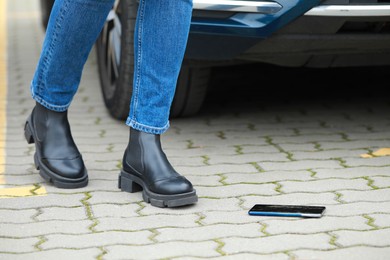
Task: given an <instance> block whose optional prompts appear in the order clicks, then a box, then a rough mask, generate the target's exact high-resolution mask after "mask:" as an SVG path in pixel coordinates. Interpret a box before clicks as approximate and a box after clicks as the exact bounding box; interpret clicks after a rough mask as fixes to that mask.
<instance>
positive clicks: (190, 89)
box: [96, 0, 211, 120]
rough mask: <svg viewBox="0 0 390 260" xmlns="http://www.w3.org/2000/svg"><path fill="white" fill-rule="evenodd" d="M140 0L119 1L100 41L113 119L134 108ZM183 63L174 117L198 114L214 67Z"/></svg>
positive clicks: (105, 96) (107, 102)
mask: <svg viewBox="0 0 390 260" xmlns="http://www.w3.org/2000/svg"><path fill="white" fill-rule="evenodd" d="M137 9H138V2H137V0H120V1H118V0H117V1H116V3H115V5H114V7H113V9H112V11H111V12H110V14H109V15H108V18H107V21H106V23H105V25H104V27H103V29H102V32H101V34H100V36H99V38H98V40H97V42H96V52H97V60H98V68H99V77H100V86H101V90H102V95H103V99H104V103H105V105H106V108H107V109H108V111H109V113H110V114H111V116H112V117H114V118H116V119H119V120H124V119H126V118H127V116H128V113H129V107H130V98H131V94H132V86H133V68H134V48H133V44H134V42H133V41H134V27H135V21H136V16H137ZM189 63H190V62H189V61H186V60H185V61H183V65H182V69H181V72H180V75H179V78H178V82H177V83H178V84H177V86H176V92H175V97H174V99H173V103H172V106H171V112H170V118H174V117H184V116H192V115H194V114H196V113H197V112H198V111H199V110H200V108H201V106H202V103H203V100H204V98H205V96H206V92H207V86H208V82H209V78H210V74H211V73H210V71H211V68H210V67H198V66H196V67H195V66H191V65H190V64H189Z"/></svg>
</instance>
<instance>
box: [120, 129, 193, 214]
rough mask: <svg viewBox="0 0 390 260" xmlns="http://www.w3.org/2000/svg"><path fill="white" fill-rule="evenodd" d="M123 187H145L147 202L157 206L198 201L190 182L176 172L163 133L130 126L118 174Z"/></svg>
mask: <svg viewBox="0 0 390 260" xmlns="http://www.w3.org/2000/svg"><path fill="white" fill-rule="evenodd" d="M119 188H120V189H121V190H122V191H127V192H137V191H141V190H142V197H143V199H144V201H145V202H148V203H151V204H152V205H153V206H156V207H177V206H184V205H188V204H193V203H195V202H197V201H198V196H197V195H196V191H195V190H194V189H193V187H192V184H191V182H189V181H188V180H187V179H186V178H184V177H183V176H181V175H180V174H179V173H177V172H176V171H175V170H174V169H173V167H172V165H171V164H170V163H169V162H168V159H167V157H166V155H165V153H164V152H163V151H162V148H161V142H160V135H155V134H149V133H145V132H141V131H137V130H135V129H132V128H130V141H129V144H128V146H127V148H126V151H125V154H124V156H123V169H122V171H121V173H120V175H119Z"/></svg>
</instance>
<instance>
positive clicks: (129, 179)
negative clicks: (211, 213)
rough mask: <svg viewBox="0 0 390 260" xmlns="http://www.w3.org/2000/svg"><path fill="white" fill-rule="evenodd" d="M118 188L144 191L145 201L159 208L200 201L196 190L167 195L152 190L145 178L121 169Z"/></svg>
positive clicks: (132, 191) (128, 190)
mask: <svg viewBox="0 0 390 260" xmlns="http://www.w3.org/2000/svg"><path fill="white" fill-rule="evenodd" d="M118 188H119V189H121V190H122V191H126V192H130V193H134V192H137V191H142V198H143V200H144V201H145V202H147V203H150V204H151V205H152V206H155V207H159V208H165V207H167V208H173V207H179V206H185V205H190V204H194V203H196V202H197V201H198V196H197V195H196V191H195V190H193V191H191V192H188V193H181V194H173V195H165V194H158V193H154V192H152V191H150V190H149V189H148V187H147V185H146V184H145V183H144V181H143V180H141V179H140V178H138V177H137V176H134V175H133V174H131V173H128V172H125V171H123V170H122V171H121V172H120V174H119V180H118Z"/></svg>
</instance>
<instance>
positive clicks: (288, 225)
mask: <svg viewBox="0 0 390 260" xmlns="http://www.w3.org/2000/svg"><path fill="white" fill-rule="evenodd" d="M366 221H367V219H365V218H363V217H361V216H352V217H326V218H320V219H302V220H300V219H299V220H297V219H293V220H291V219H284V220H283V221H281V220H279V219H272V220H267V219H264V220H263V221H262V223H263V224H265V225H266V228H265V232H267V233H269V234H271V235H280V234H315V233H320V232H322V233H323V232H329V231H333V230H340V229H347V230H350V229H353V230H363V231H364V230H368V229H371V227H370V226H368V225H367V224H366Z"/></svg>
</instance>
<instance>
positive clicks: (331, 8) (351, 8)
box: [193, 0, 390, 16]
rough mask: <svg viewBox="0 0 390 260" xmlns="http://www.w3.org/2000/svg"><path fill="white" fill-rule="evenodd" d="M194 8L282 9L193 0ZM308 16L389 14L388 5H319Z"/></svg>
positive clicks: (262, 4) (222, 0)
mask: <svg viewBox="0 0 390 260" xmlns="http://www.w3.org/2000/svg"><path fill="white" fill-rule="evenodd" d="M193 8H194V10H207V11H222V12H245V13H259V14H260V13H261V14H272V13H276V12H277V11H279V10H280V9H282V5H281V4H279V3H277V2H268V1H231V0H216V1H213V2H210V0H193ZM305 15H310V16H389V15H390V5H320V6H316V7H313V8H312V9H310V10H309V11H307V12H306V13H305Z"/></svg>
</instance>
